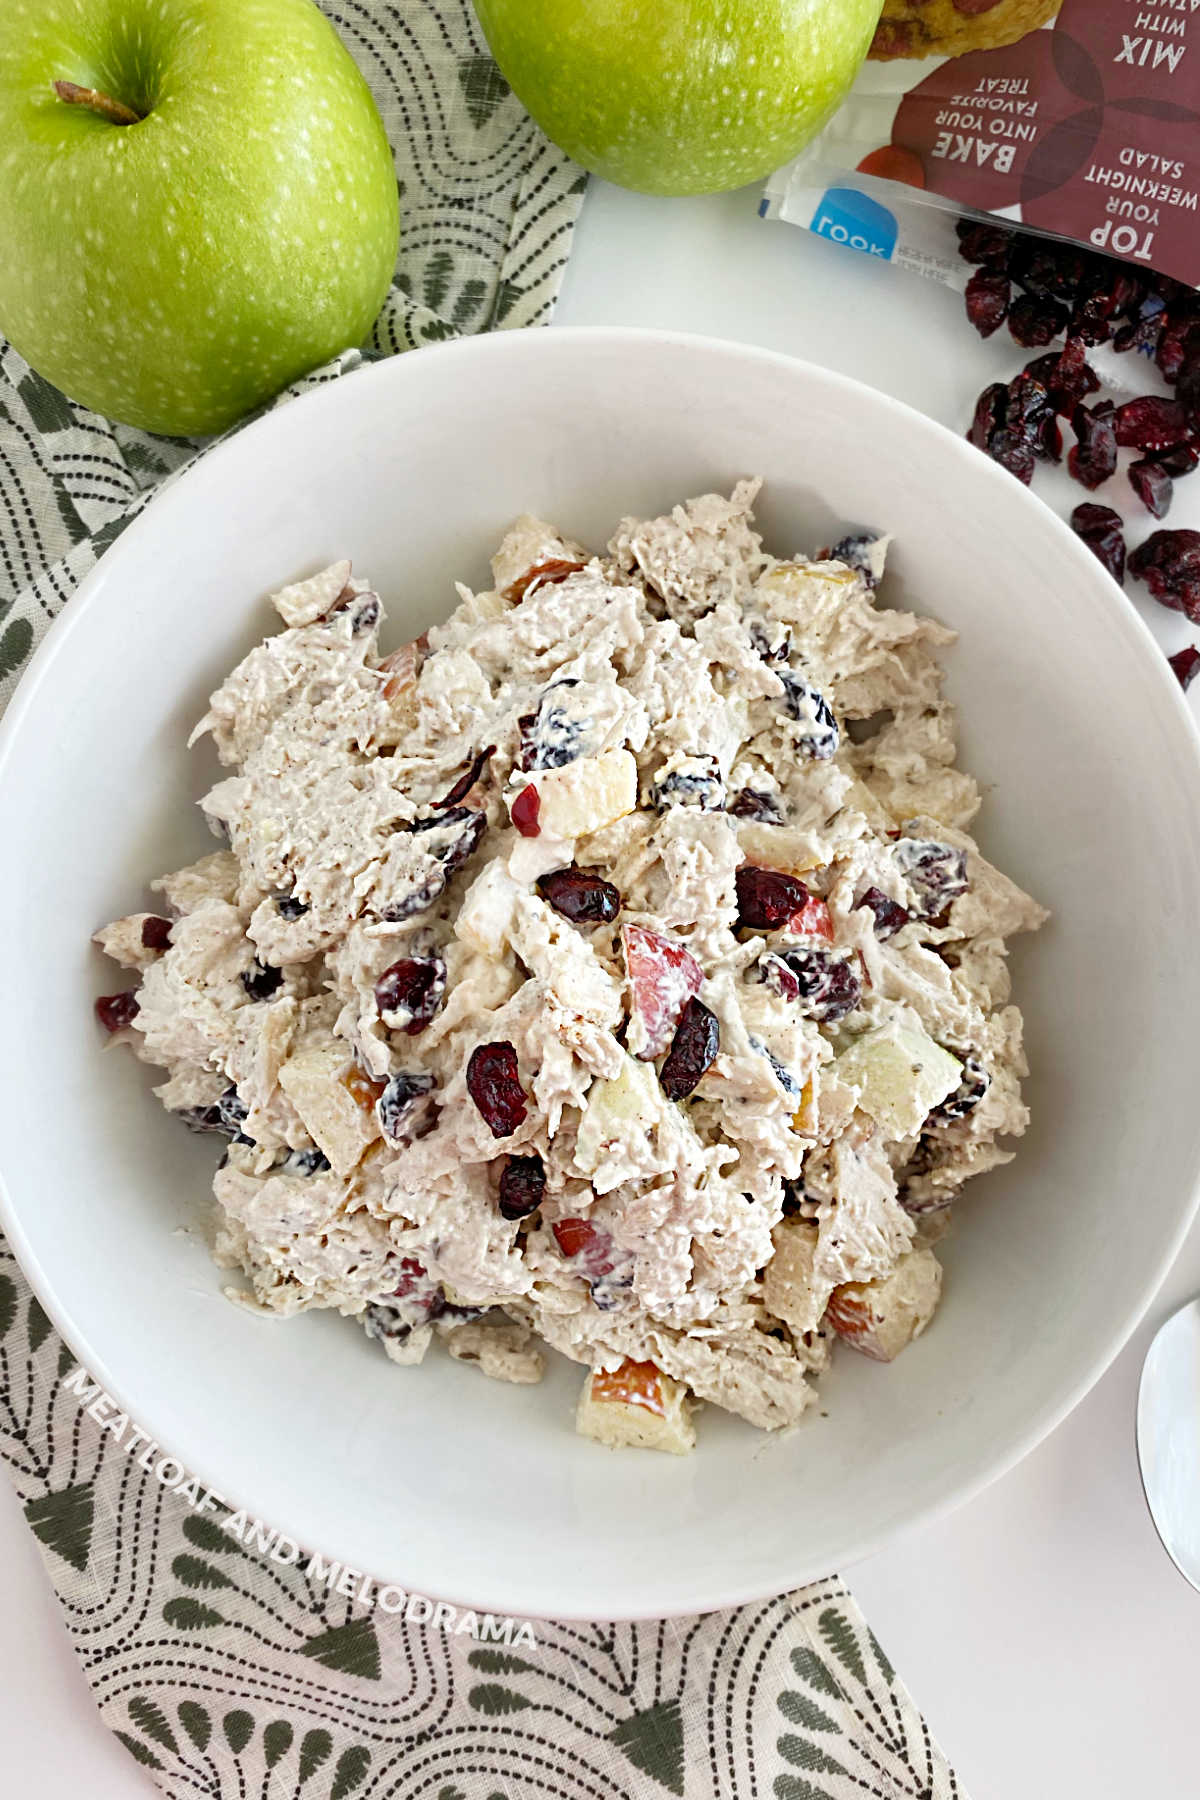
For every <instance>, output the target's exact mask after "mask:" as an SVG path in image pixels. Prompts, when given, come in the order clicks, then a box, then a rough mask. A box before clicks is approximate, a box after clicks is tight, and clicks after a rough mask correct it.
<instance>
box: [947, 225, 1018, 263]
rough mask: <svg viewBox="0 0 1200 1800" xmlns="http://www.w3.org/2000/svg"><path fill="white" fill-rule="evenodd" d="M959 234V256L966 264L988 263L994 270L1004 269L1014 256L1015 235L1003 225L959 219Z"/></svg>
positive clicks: (957, 230)
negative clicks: (1011, 256)
mask: <svg viewBox="0 0 1200 1800" xmlns="http://www.w3.org/2000/svg"><path fill="white" fill-rule="evenodd" d="M954 229H955V231H956V232H957V233H958V254H959V255H960V256H961V257H962V259H963V261H964V262H969V263H987V264H988V265H990V266H991V267H993V268H1003V267H1004V265H1005V264H1006V263H1007V262H1008V259H1009V256H1010V255H1011V254H1012V249H1013V244H1014V241H1015V240H1014V234H1013V233H1012V232H1011V231H1006V230H1005V229H1004V227H1003V225H985V224H983V223H982V222H981V221H980V220H978V219H958V220H956V221H955V226H954Z"/></svg>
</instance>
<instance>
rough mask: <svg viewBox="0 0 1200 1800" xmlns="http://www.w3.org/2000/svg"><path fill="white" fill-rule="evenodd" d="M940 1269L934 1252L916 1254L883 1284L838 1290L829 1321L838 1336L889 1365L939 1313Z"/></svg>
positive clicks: (862, 1283)
mask: <svg viewBox="0 0 1200 1800" xmlns="http://www.w3.org/2000/svg"><path fill="white" fill-rule="evenodd" d="M941 1291H942V1266H941V1264H940V1263H939V1262H938V1260H937V1257H936V1256H935V1255H934V1254H933V1251H932V1250H924V1249H922V1250H912V1251H910V1252H909V1254H908V1255H907V1256H902V1257H901V1258H900V1261H899V1262H898V1263H897V1264H896V1267H895V1268H894V1269H893V1270H892V1272H891V1274H890V1275H885V1276H884V1277H883V1278H882V1279H881V1280H879V1281H848V1282H845V1283H844V1284H843V1285H842V1286H841V1287H836V1288H834V1290H833V1294H832V1295H831V1297H830V1301H829V1306H828V1308H827V1310H826V1313H825V1318H826V1320H827V1321H828V1323H829V1324H830V1325H832V1326H833V1329H834V1330H835V1331H836V1332H837V1334H838V1336H839V1337H840V1338H843V1339H844V1340H845V1341H846V1343H848V1344H849V1345H850V1346H851V1347H852V1348H853V1349H855V1350H860V1351H861V1352H862V1354H863V1355H864V1356H870V1357H873V1358H874V1360H875V1361H876V1362H891V1361H892V1359H893V1357H896V1356H899V1354H900V1352H901V1350H903V1349H904V1348H905V1346H906V1345H908V1344H911V1343H912V1341H913V1339H914V1338H916V1337H920V1335H921V1333H922V1332H923V1331H924V1329H925V1327H926V1326H927V1325H928V1323H929V1321H930V1319H932V1317H933V1315H934V1313H935V1311H936V1310H937V1303H938V1299H939V1297H940V1295H941Z"/></svg>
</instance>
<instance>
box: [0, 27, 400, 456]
mask: <svg viewBox="0 0 1200 1800" xmlns="http://www.w3.org/2000/svg"><path fill="white" fill-rule="evenodd" d="M97 69H103V70H104V71H105V72H106V79H108V81H109V82H110V85H111V88H112V90H113V93H114V97H115V98H118V99H120V100H122V101H123V103H124V104H126V105H128V106H131V107H132V108H133V109H134V110H135V111H138V112H139V113H143V114H144V115H145V116H144V117H143V118H142V119H141V121H140V122H139V123H138V124H136V125H125V126H118V125H114V124H112V123H111V122H109V121H108V120H106V119H102V118H100V117H99V116H98V115H96V114H95V113H93V112H90V111H88V110H87V109H86V108H84V107H80V106H71V105H66V104H64V103H63V102H61V101H60V100H58V99H57V98H56V96H55V94H54V92H53V88H52V85H51V84H52V83H53V82H54V81H55V80H69V81H71V80H78V81H79V82H80V84H81V85H94V83H95V71H96V70H97ZM248 71H249V72H251V74H252V79H251V78H249V77H248V73H247V72H248ZM31 76H32V81H31ZM0 171H2V174H0V244H3V245H4V250H5V254H4V257H3V258H0V331H2V332H3V333H4V334H5V335H6V336H8V337H9V338H10V339H11V340H12V342H13V343H14V344H15V346H16V348H17V349H18V350H19V351H20V352H21V354H22V355H23V356H24V357H25V358H26V360H27V361H28V362H30V363H31V364H32V365H33V367H34V368H36V369H37V370H38V371H39V372H40V373H41V374H42V375H44V376H45V377H46V378H47V379H48V380H49V381H52V382H53V383H54V384H55V385H56V386H58V387H60V388H62V389H63V390H64V391H65V392H66V393H68V394H69V395H70V396H71V397H72V398H73V399H75V400H78V401H80V402H82V403H83V404H84V405H87V406H90V407H92V408H94V409H95V410H96V411H97V412H101V413H105V414H107V415H109V416H110V417H112V418H116V419H120V420H123V421H125V422H127V423H129V424H133V425H140V426H142V427H144V428H145V429H147V430H150V431H159V432H166V433H169V434H171V435H179V436H184V435H186V436H193V435H203V434H207V433H209V432H214V431H220V430H222V429H223V428H225V427H226V426H227V425H230V424H232V423H233V422H234V421H235V420H236V419H238V418H240V417H241V416H242V415H243V414H244V413H246V412H247V411H249V410H250V409H251V408H253V407H254V406H256V405H258V404H259V403H261V402H262V401H263V400H265V399H268V398H270V397H271V396H272V395H273V394H275V393H277V392H278V391H279V389H280V388H282V387H285V386H286V385H287V383H288V382H289V381H292V380H295V379H296V378H297V377H298V376H300V375H302V374H304V373H306V372H307V371H308V370H309V369H311V368H315V367H316V366H318V365H319V364H320V363H322V362H325V361H326V360H328V358H329V357H331V356H333V355H335V354H336V353H337V352H338V351H339V350H342V349H345V348H346V347H347V346H348V345H352V344H358V343H361V342H363V340H364V339H365V338H366V337H367V336H368V334H369V332H370V329H371V326H372V324H373V322H374V320H375V317H376V315H377V313H378V311H379V308H380V306H381V305H382V304H383V301H384V299H385V298H386V295H387V292H388V288H389V285H390V283H391V280H392V276H393V274H394V271H395V262H396V251H397V246H398V241H399V203H398V197H397V190H396V178H395V171H394V168H393V163H392V155H391V150H390V148H389V146H388V143H387V139H386V136H385V133H384V130H383V125H382V122H381V120H380V118H379V114H378V112H377V111H376V108H375V105H374V102H373V100H372V99H371V95H370V92H369V90H368V88H367V86H366V83H365V82H364V80H363V79H362V76H361V75H360V74H359V72H358V69H357V68H356V67H355V65H354V63H353V61H352V59H351V58H350V56H349V54H348V52H347V51H346V49H345V47H344V46H343V45H342V43H341V41H340V39H339V38H338V36H337V34H336V32H335V31H334V30H333V28H332V26H331V25H330V24H329V23H328V21H327V20H326V19H325V18H324V16H323V15H322V14H321V13H320V12H319V11H318V9H317V8H316V6H314V5H313V4H312V3H311V0H170V4H162V5H159V4H155V0H120V4H119V5H117V6H114V5H110V4H106V3H101V0H2V4H0ZM347 197H352V198H353V202H354V204H353V206H349V205H348V204H347ZM331 235H332V236H333V237H335V238H338V239H340V240H341V241H342V242H343V243H347V242H349V244H350V248H349V249H347V250H344V251H343V252H342V253H340V254H339V255H337V256H332V255H331V253H330V237H331Z"/></svg>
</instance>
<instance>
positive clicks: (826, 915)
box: [786, 894, 833, 944]
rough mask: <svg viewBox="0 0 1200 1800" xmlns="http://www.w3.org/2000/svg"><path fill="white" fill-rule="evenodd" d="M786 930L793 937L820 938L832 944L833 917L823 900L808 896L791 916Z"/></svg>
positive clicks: (812, 895)
mask: <svg viewBox="0 0 1200 1800" xmlns="http://www.w3.org/2000/svg"><path fill="white" fill-rule="evenodd" d="M786 929H787V930H788V931H790V932H791V933H792V936H793V937H814V938H822V939H823V940H824V941H825V943H827V944H832V942H833V915H832V913H831V912H830V910H829V908H828V907H827V906H826V904H825V902H824V901H823V900H818V899H817V897H816V895H815V894H810V895H809V897H808V899H807V900H806V901H805V903H804V905H803V906H802V907H801V908H800V909H799V911H798V912H794V913H793V914H792V916H791V918H790V919H789V920H788V922H787V927H786Z"/></svg>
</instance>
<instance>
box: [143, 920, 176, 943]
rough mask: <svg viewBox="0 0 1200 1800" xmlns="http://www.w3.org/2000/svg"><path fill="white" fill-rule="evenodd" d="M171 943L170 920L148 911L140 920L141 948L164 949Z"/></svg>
mask: <svg viewBox="0 0 1200 1800" xmlns="http://www.w3.org/2000/svg"><path fill="white" fill-rule="evenodd" d="M170 943H171V921H170V919H160V918H159V917H158V916H157V914H156V913H148V914H147V915H146V917H145V918H144V919H143V920H142V949H143V950H166V949H168V948H169V947H170Z"/></svg>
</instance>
